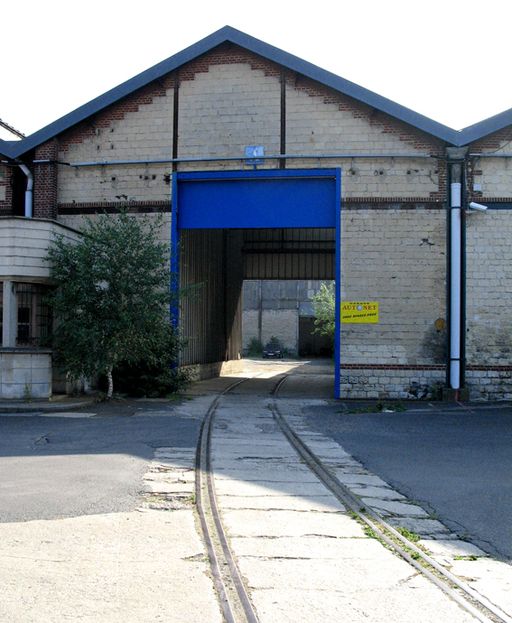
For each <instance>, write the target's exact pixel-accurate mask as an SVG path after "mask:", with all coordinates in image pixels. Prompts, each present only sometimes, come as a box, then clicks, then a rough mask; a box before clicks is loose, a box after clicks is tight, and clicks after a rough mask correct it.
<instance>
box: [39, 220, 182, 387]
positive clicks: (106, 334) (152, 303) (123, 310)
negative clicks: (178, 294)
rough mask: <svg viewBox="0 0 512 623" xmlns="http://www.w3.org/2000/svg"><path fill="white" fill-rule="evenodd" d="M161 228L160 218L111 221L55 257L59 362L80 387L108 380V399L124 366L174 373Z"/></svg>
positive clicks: (175, 344) (61, 245)
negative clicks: (96, 379)
mask: <svg viewBox="0 0 512 623" xmlns="http://www.w3.org/2000/svg"><path fill="white" fill-rule="evenodd" d="M160 226H161V220H159V219H156V220H154V221H153V222H150V221H149V220H148V219H147V218H140V217H133V216H128V215H127V214H125V213H122V214H119V215H116V216H107V215H103V216H100V217H99V218H98V219H97V220H88V221H87V222H86V225H85V227H84V229H83V236H82V237H81V238H80V240H79V241H78V242H69V241H68V240H66V239H64V238H63V237H62V236H60V237H58V238H56V240H55V241H54V242H53V243H52V245H51V246H50V249H49V251H48V255H47V261H48V262H49V264H50V267H51V275H52V278H53V280H54V281H55V284H56V286H57V287H56V288H55V290H54V292H53V294H52V295H51V297H50V304H51V306H52V308H53V313H54V316H55V318H56V323H55V328H54V333H53V341H52V346H53V348H54V353H55V358H56V363H57V365H58V367H59V368H61V369H62V370H63V371H65V372H66V373H67V375H68V377H69V378H70V379H72V380H76V379H79V378H81V377H86V378H90V377H97V376H100V375H102V374H104V375H106V377H107V379H108V391H107V398H111V397H112V394H113V373H114V372H115V369H116V367H117V366H121V365H123V366H126V365H132V366H133V365H135V366H136V365H138V364H139V363H144V365H145V366H146V367H147V366H149V367H150V368H151V367H155V366H156V367H160V368H162V367H164V368H167V369H170V367H171V363H172V361H173V360H175V358H176V357H177V354H178V350H179V340H178V337H177V335H176V331H175V330H174V329H173V328H172V327H171V324H170V320H169V306H170V303H171V300H170V272H169V252H168V247H167V245H165V244H164V243H161V242H159V240H158V229H159V228H160Z"/></svg>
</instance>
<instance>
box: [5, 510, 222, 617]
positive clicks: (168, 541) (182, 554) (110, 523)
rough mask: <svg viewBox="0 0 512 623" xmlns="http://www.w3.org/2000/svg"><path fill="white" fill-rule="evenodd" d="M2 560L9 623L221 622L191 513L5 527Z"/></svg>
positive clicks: (121, 515)
mask: <svg viewBox="0 0 512 623" xmlns="http://www.w3.org/2000/svg"><path fill="white" fill-rule="evenodd" d="M0 559H1V560H2V564H1V565H0V583H1V585H2V587H3V588H2V591H1V592H0V612H1V613H2V614H1V617H2V619H3V620H5V621H16V622H19V623H41V621H44V622H45V623H62V621H66V620H70V621H78V620H80V621H83V622H84V623H98V622H100V621H101V622H102V623H104V622H105V623H107V622H108V623H127V622H129V623H140V621H166V622H173V623H183V622H184V621H187V622H189V621H190V622H193V621H194V622H197V623H204V622H205V621H208V622H210V621H211V622H218V623H220V622H221V615H220V612H219V607H218V604H217V599H216V596H215V594H214V591H213V586H212V583H211V581H210V579H209V577H208V573H209V569H208V563H207V560H206V558H205V552H204V548H203V545H202V543H201V541H200V539H199V538H198V535H197V532H196V530H195V526H194V520H193V516H192V513H191V512H190V510H186V511H175V512H173V513H165V512H161V511H147V512H144V513H140V512H132V513H117V514H105V515H90V516H82V517H75V518H72V519H60V520H52V521H30V522H26V523H12V524H0Z"/></svg>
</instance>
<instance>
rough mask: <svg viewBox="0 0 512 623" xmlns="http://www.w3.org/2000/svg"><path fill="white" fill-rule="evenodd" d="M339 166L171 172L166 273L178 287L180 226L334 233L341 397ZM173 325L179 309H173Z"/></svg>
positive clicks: (337, 379) (336, 381)
mask: <svg viewBox="0 0 512 623" xmlns="http://www.w3.org/2000/svg"><path fill="white" fill-rule="evenodd" d="M340 220H341V169H339V168H336V169H283V170H280V169H275V170H274V169H272V170H269V169H265V170H259V171H258V170H254V171H215V172H183V173H175V174H174V175H173V186H172V221H171V222H172V225H171V250H172V251H171V272H172V275H173V282H172V288H173V290H174V292H175V293H176V294H177V293H178V290H179V243H180V231H181V230H182V229H269V228H327V227H332V228H333V229H335V231H336V237H335V240H336V254H335V263H336V286H335V291H336V296H335V325H336V326H335V344H334V356H335V366H334V385H335V397H337V398H339V395H340V321H341V318H340V315H341V309H340V308H341V305H340V301H341V265H340V262H341V255H340V246H341V236H340V226H341V222H340ZM173 316H174V322H175V323H176V324H177V323H178V320H179V318H178V309H177V308H176V309H174V310H173Z"/></svg>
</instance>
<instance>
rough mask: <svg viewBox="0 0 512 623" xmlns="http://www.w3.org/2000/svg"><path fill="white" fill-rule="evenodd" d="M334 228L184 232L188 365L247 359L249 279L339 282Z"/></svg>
mask: <svg viewBox="0 0 512 623" xmlns="http://www.w3.org/2000/svg"><path fill="white" fill-rule="evenodd" d="M334 258H335V232H334V229H325V228H318V229H311V228H302V229H298V228H297V229H285V228H275V229H192V230H187V229H183V230H182V231H181V240H180V288H181V294H180V326H181V331H182V335H183V337H184V339H185V341H186V346H185V348H184V351H183V353H182V360H181V363H182V365H188V364H206V363H214V362H221V361H228V360H232V359H239V358H240V357H241V356H242V322H241V320H242V304H241V303H242V300H241V298H242V284H243V281H244V279H326V280H332V279H334V273H335V267H334Z"/></svg>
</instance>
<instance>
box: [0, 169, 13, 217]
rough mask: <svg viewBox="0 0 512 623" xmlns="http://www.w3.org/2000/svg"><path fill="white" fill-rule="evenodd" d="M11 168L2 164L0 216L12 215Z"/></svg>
mask: <svg viewBox="0 0 512 623" xmlns="http://www.w3.org/2000/svg"><path fill="white" fill-rule="evenodd" d="M11 172H12V169H11V167H7V166H5V165H1V164H0V216H10V215H11V214H12V184H11Z"/></svg>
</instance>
